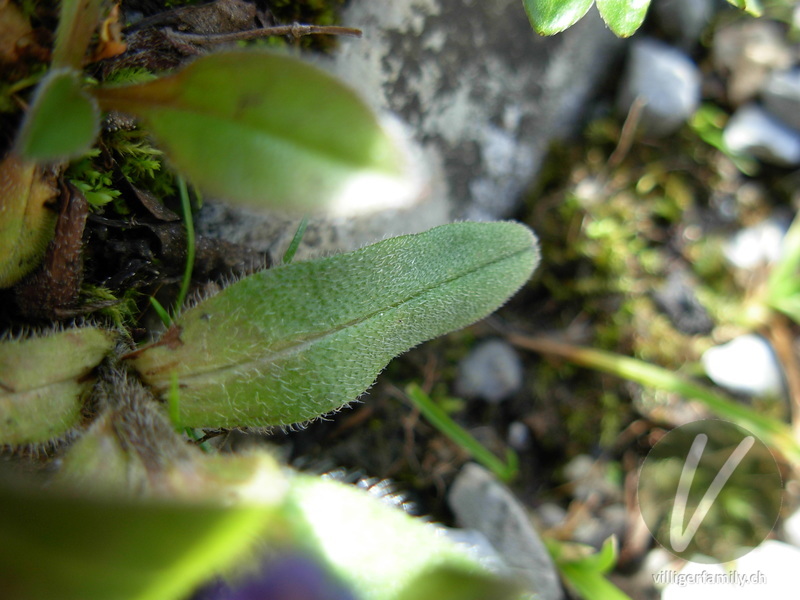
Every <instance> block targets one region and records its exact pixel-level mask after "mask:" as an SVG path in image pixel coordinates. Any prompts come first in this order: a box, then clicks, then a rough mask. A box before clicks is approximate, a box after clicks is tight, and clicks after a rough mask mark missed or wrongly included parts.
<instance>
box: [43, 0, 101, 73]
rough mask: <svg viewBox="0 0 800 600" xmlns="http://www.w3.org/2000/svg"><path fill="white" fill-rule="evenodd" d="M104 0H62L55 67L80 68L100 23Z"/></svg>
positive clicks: (55, 47)
mask: <svg viewBox="0 0 800 600" xmlns="http://www.w3.org/2000/svg"><path fill="white" fill-rule="evenodd" d="M102 4H103V0H61V10H60V12H59V19H58V30H57V31H56V41H55V46H54V48H53V67H54V68H60V67H72V68H73V69H80V68H81V67H82V66H83V57H84V55H85V54H86V48H87V47H88V46H89V41H90V40H91V39H92V34H93V33H94V31H95V29H97V26H98V25H99V23H100V7H101V5H102Z"/></svg>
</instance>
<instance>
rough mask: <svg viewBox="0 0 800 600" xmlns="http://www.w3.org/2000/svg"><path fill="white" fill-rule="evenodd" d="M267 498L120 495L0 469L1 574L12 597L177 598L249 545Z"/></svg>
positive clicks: (265, 514) (265, 518)
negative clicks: (49, 483)
mask: <svg viewBox="0 0 800 600" xmlns="http://www.w3.org/2000/svg"><path fill="white" fill-rule="evenodd" d="M272 514H273V513H272V512H271V509H270V508H269V507H264V506H259V505H249V506H236V507H231V506H227V505H223V504H212V503H207V504H202V503H199V502H188V501H183V502H178V501H166V500H163V501H158V500H140V501H138V502H137V501H135V500H131V499H123V498H120V497H105V496H103V495H89V494H86V493H77V492H70V491H66V490H64V489H61V488H60V487H55V488H54V487H48V488H42V487H41V486H38V485H33V484H30V483H28V482H22V481H18V480H15V479H11V478H7V477H3V478H0V580H2V582H3V594H4V596H5V597H7V598H14V599H16V600H40V599H47V598H58V600H109V599H110V598H113V599H114V600H177V599H179V598H185V597H186V596H187V595H188V594H189V593H190V592H191V591H192V590H193V589H194V588H195V587H196V586H197V585H198V584H200V583H202V582H203V581H205V580H207V579H208V578H209V577H211V576H212V575H214V574H215V573H218V572H220V571H221V570H223V569H224V568H225V567H229V566H230V565H231V564H232V563H233V562H234V561H235V560H236V559H238V558H241V557H242V556H243V555H244V554H246V553H247V552H248V551H249V549H250V546H251V545H252V543H253V541H254V539H255V535H257V533H258V532H259V531H261V530H263V529H264V528H265V526H266V524H267V523H268V522H269V520H270V518H271V516H272Z"/></svg>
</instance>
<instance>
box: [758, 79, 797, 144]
mask: <svg viewBox="0 0 800 600" xmlns="http://www.w3.org/2000/svg"><path fill="white" fill-rule="evenodd" d="M761 98H762V100H763V101H764V106H765V107H766V109H767V110H768V111H769V112H771V113H772V114H773V115H775V116H776V117H778V118H779V119H780V120H781V121H783V122H784V123H786V124H787V125H789V126H790V127H792V128H793V129H795V130H797V131H800V69H792V70H789V71H775V72H774V73H772V74H771V75H770V76H769V78H768V79H767V82H766V84H765V85H764V88H763V89H762V90H761Z"/></svg>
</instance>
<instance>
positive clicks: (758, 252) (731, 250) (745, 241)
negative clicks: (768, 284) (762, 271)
mask: <svg viewBox="0 0 800 600" xmlns="http://www.w3.org/2000/svg"><path fill="white" fill-rule="evenodd" d="M787 229H788V225H787V224H786V223H784V222H782V221H780V220H778V219H773V218H769V219H765V220H763V221H761V222H760V223H758V224H757V225H752V226H750V227H745V228H744V229H741V230H740V231H738V232H737V233H736V234H735V235H734V236H733V237H732V238H731V239H730V240H728V242H727V243H726V244H725V246H724V247H723V253H724V254H725V258H726V259H727V260H728V262H730V263H731V264H732V265H733V266H735V267H737V268H739V269H755V268H756V267H759V266H761V265H767V264H770V263H773V262H775V261H777V260H778V259H779V258H780V257H781V256H782V254H783V238H784V237H785V236H786V231H787Z"/></svg>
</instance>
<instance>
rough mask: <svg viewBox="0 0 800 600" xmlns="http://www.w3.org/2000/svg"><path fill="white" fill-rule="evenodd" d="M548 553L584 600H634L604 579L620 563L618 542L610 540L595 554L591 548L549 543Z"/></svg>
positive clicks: (566, 543) (579, 545) (551, 540)
mask: <svg viewBox="0 0 800 600" xmlns="http://www.w3.org/2000/svg"><path fill="white" fill-rule="evenodd" d="M546 544H547V549H548V551H549V552H550V554H551V556H552V557H553V560H554V561H555V563H556V566H557V567H558V570H559V571H560V572H561V575H562V576H563V577H564V579H565V580H566V581H567V583H568V584H569V586H570V587H571V588H573V589H574V590H575V591H577V592H578V594H579V596H580V597H581V598H583V599H584V600H631V599H630V597H629V596H628V595H627V594H625V593H624V592H623V591H622V590H620V589H619V588H618V587H616V586H615V585H614V584H612V583H611V582H610V581H609V580H608V579H606V578H605V574H606V573H608V572H609V571H610V570H611V569H612V568H613V567H614V565H615V564H616V562H617V554H618V552H617V541H616V538H615V537H614V536H612V537H610V538H608V539H607V540H606V541H605V542H604V543H603V547H602V548H600V550H599V551H597V552H595V551H594V548H592V547H591V546H586V545H584V544H575V543H569V542H559V541H556V540H554V539H548V540H546Z"/></svg>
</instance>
